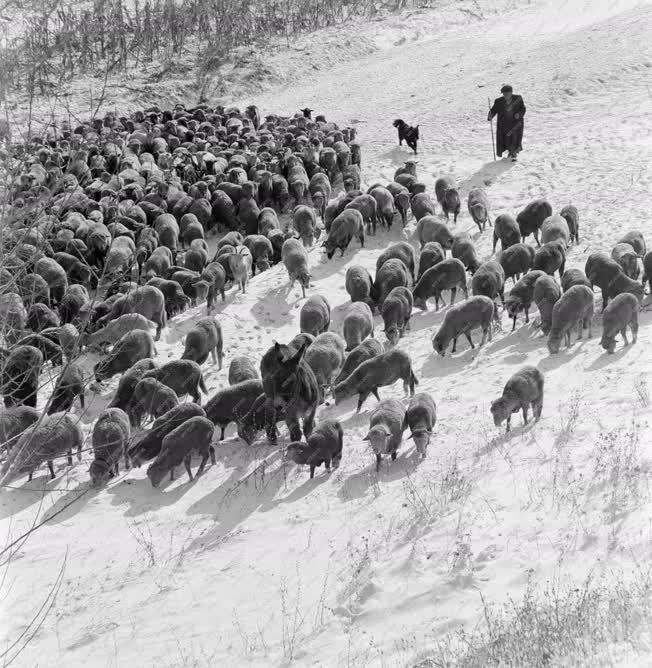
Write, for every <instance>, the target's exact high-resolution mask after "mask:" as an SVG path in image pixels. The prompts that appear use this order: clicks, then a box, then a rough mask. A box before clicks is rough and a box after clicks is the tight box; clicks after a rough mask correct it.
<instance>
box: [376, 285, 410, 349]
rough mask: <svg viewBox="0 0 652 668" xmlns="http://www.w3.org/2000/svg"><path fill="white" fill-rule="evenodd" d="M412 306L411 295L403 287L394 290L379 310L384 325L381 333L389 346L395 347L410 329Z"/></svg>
mask: <svg viewBox="0 0 652 668" xmlns="http://www.w3.org/2000/svg"><path fill="white" fill-rule="evenodd" d="M413 306H414V300H413V298H412V293H411V292H410V291H409V290H408V289H407V288H404V287H397V288H394V289H393V290H392V291H391V292H390V293H389V294H388V295H387V298H386V299H385V301H384V302H383V307H382V309H381V315H382V317H383V323H384V325H385V328H384V330H383V331H384V332H385V336H386V337H387V340H388V341H389V343H390V344H391V345H393V346H395V345H396V344H397V343H398V340H399V339H400V338H402V337H403V334H404V333H405V331H406V330H408V329H409V328H410V318H411V317H412V307H413Z"/></svg>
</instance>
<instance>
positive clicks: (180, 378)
mask: <svg viewBox="0 0 652 668" xmlns="http://www.w3.org/2000/svg"><path fill="white" fill-rule="evenodd" d="M143 378H155V379H156V380H158V381H159V382H160V383H163V385H167V386H168V387H169V388H170V389H171V390H174V392H175V394H176V395H177V397H184V396H186V394H189V395H190V396H191V397H192V400H193V401H194V402H195V403H196V404H198V403H199V400H200V394H199V391H200V390H201V391H202V392H203V393H204V394H207V393H208V390H207V389H206V385H205V383H204V376H203V375H202V372H201V367H200V366H199V364H197V362H193V361H192V360H189V359H180V360H173V361H172V362H168V363H167V364H164V365H163V366H160V367H158V368H156V369H151V370H150V371H146V372H145V373H144V374H143Z"/></svg>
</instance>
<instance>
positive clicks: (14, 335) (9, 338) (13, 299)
mask: <svg viewBox="0 0 652 668" xmlns="http://www.w3.org/2000/svg"><path fill="white" fill-rule="evenodd" d="M0 318H1V319H2V324H3V329H4V338H5V343H6V344H7V345H13V344H14V343H15V342H16V341H18V340H19V339H20V338H21V336H23V333H24V332H23V330H24V329H25V323H26V321H27V311H26V310H25V306H24V305H23V300H22V299H21V298H20V295H18V294H16V293H15V292H5V293H4V294H0Z"/></svg>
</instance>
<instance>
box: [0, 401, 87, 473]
mask: <svg viewBox="0 0 652 668" xmlns="http://www.w3.org/2000/svg"><path fill="white" fill-rule="evenodd" d="M83 440H84V436H83V434H82V431H81V429H80V428H79V424H78V423H77V420H76V419H75V418H73V417H72V416H70V414H69V413H54V414H53V415H44V416H43V417H42V418H41V419H40V420H39V421H37V422H35V423H34V424H33V425H32V426H31V427H30V428H29V429H27V430H26V431H24V432H23V434H22V435H21V436H20V437H19V438H18V440H17V441H16V444H15V445H14V447H13V448H12V451H11V453H10V454H9V456H8V457H7V459H6V461H5V462H4V464H3V466H2V470H1V471H0V486H4V485H7V484H9V483H11V482H13V481H14V480H16V478H18V477H19V476H20V475H21V474H22V473H25V472H27V473H29V476H28V478H27V479H28V480H30V481H31V479H32V474H33V473H34V471H35V470H36V469H37V468H38V467H39V466H40V465H41V464H43V463H44V462H47V465H48V469H49V470H50V478H51V479H54V478H55V475H54V466H53V460H54V459H55V458H56V457H60V456H61V455H64V454H67V455H68V466H72V451H73V449H75V448H76V449H77V459H78V460H79V461H81V448H82V442H83Z"/></svg>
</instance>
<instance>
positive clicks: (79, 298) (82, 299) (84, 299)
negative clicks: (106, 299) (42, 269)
mask: <svg viewBox="0 0 652 668" xmlns="http://www.w3.org/2000/svg"><path fill="white" fill-rule="evenodd" d="M89 302H90V297H89V296H88V291H87V290H86V288H85V287H84V286H83V285H71V286H70V287H69V288H68V289H67V290H66V292H65V293H64V295H63V297H62V298H61V303H60V304H59V316H60V317H61V322H63V324H64V325H65V324H68V323H74V322H76V321H78V320H79V319H80V314H81V313H82V312H83V310H84V307H85V306H86V304H88V303H89Z"/></svg>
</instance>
